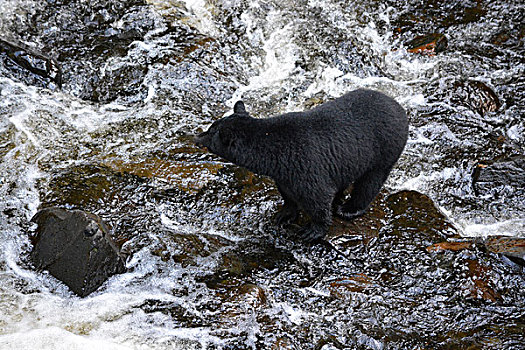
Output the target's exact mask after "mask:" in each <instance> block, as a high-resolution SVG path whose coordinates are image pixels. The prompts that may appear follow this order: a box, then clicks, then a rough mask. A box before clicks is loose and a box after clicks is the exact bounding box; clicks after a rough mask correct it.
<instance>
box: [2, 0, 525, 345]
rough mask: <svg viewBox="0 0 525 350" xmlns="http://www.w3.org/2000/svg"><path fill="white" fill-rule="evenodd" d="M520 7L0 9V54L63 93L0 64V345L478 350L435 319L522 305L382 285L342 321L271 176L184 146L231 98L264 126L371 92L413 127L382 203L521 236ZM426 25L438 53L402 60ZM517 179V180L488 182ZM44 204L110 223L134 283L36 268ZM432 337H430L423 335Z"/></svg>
mask: <svg viewBox="0 0 525 350" xmlns="http://www.w3.org/2000/svg"><path fill="white" fill-rule="evenodd" d="M524 7H525V6H524V4H523V2H522V1H503V0H497V1H490V2H488V1H481V0H479V1H448V2H440V1H431V0H429V1H423V2H420V1H415V0H408V1H397V0H389V1H381V2H379V1H355V2H352V3H349V2H345V1H336V0H326V1H321V0H301V1H287V0H280V1H273V0H255V1H245V0H226V1H205V0H194V1H193V0H185V1H172V0H146V1H139V0H126V1H117V0H97V1H91V2H89V1H81V0H74V1H66V0H47V1H45V0H40V1H37V0H1V2H0V39H3V40H7V41H9V42H15V43H19V44H20V45H23V46H24V47H26V48H27V49H28V50H29V51H30V52H38V53H39V54H40V55H42V57H50V58H52V61H53V62H55V63H56V64H57V65H58V66H60V69H61V79H60V81H59V80H58V79H56V78H54V77H53V76H51V75H50V74H40V75H39V74H35V73H34V72H33V73H31V72H28V71H27V70H25V69H23V68H21V67H20V66H18V65H17V63H16V62H14V61H12V60H10V59H9V57H8V55H7V54H4V55H3V56H1V57H0V58H2V59H3V61H2V62H0V96H1V97H0V168H1V173H0V198H2V200H1V201H0V297H1V300H0V348H6V349H7V348H10V349H29V348H33V349H37V348H49V349H92V348H94V347H99V348H103V349H150V348H152V349H153V348H155V349H156V348H158V349H166V348H170V349H193V348H195V349H201V348H203V349H204V348H206V349H208V348H209V349H244V348H250V349H252V348H258V349H259V348H271V346H275V347H274V348H283V349H284V348H287V349H296V348H297V349H299V348H312V349H313V348H315V349H323V350H329V349H342V348H363V349H369V348H371V349H386V348H406V347H411V348H415V347H420V348H422V347H425V346H429V347H430V348H439V347H445V348H447V344H448V345H449V346H451V347H449V348H454V347H453V346H455V345H457V346H460V345H461V344H463V345H465V344H468V343H465V342H463V343H462V342H461V341H463V340H461V341H459V340H458V342H457V343H454V342H452V343H447V341H446V340H443V339H441V338H439V337H437V336H435V334H437V333H440V332H444V329H447V323H448V324H449V326H450V327H457V328H461V327H462V326H466V328H469V327H468V325H470V326H472V327H470V329H472V328H476V327H478V328H476V329H481V328H483V327H484V325H485V324H491V325H492V326H490V327H492V328H491V329H496V328H498V327H497V326H493V325H494V324H496V325H501V324H502V322H503V321H501V319H505V318H507V319H508V318H512V316H511V315H516V312H517V313H518V314H519V313H520V311H519V310H520V308H521V310H523V308H522V307H521V306H520V305H522V304H523V299H522V300H521V304H520V303H519V302H516V300H518V301H519V298H517V299H516V298H514V299H512V298H511V299H508V300H506V301H504V302H502V303H500V304H498V305H492V306H491V305H488V306H487V305H484V306H480V307H474V306H472V307H471V306H465V308H466V309H465V310H466V311H464V312H459V311H458V313H461V315H462V316H461V317H462V318H461V319H460V318H456V317H452V316H450V315H449V314H446V313H440V310H441V309H440V308H441V306H440V305H442V304H441V303H442V302H443V301H444V300H445V299H447V297H450V295H448V294H446V293H445V294H440V293H438V294H436V295H432V296H430V297H428V295H427V297H428V298H430V299H428V300H427V301H425V302H424V303H422V304H417V303H416V302H415V301H413V299H411V298H415V296H414V295H416V294H417V290H411V291H410V290H409V291H408V292H407V293H408V294H404V293H405V292H399V293H403V294H398V295H395V294H396V292H393V291H392V290H390V289H388V288H386V287H385V286H382V285H381V286H377V285H374V286H375V287H374V288H376V289H375V291H374V292H369V293H357V294H356V295H354V296H353V297H352V298H351V299H350V300H347V301H346V302H347V304H344V305H345V306H342V305H343V304H338V303H334V302H333V301H330V300H331V299H330V298H327V296H329V295H330V290H329V289H326V288H324V289H323V288H322V286H323V284H322V283H320V284H318V282H319V281H320V280H319V279H317V280H316V278H317V277H315V276H318V274H317V272H316V271H317V269H318V268H319V266H318V264H324V263H326V261H325V260H323V258H322V255H323V254H325V253H322V249H321V248H315V249H314V253H312V254H313V255H310V253H309V251H308V250H309V249H308V248H306V247H304V246H301V244H300V243H299V242H289V241H288V238H286V236H283V235H284V234H283V233H282V229H280V228H277V227H275V226H273V225H272V224H271V222H270V221H271V218H272V216H273V214H274V212H275V210H276V208H277V206H278V205H279V204H280V203H281V202H280V198H279V196H278V194H277V192H276V189H275V188H274V186H273V184H272V183H271V181H268V180H267V179H264V178H258V177H255V178H253V177H252V175H250V174H248V173H246V172H244V171H242V170H239V169H237V168H236V167H235V166H233V165H231V164H229V163H225V162H224V160H222V159H220V158H218V157H216V156H214V155H211V154H208V153H206V152H204V151H202V150H200V149H198V148H196V147H195V146H194V145H193V143H192V137H191V135H193V134H195V133H197V132H200V131H202V130H205V129H206V127H207V126H208V125H210V123H211V122H212V121H213V120H215V119H217V118H218V117H221V116H224V115H227V114H228V113H230V112H231V109H232V107H233V104H234V103H235V102H236V101H237V100H239V99H242V100H243V101H244V103H245V105H246V106H247V109H248V111H249V112H250V113H251V114H252V115H254V116H257V117H261V118H264V117H268V116H271V115H275V114H278V113H283V112H289V111H299V110H304V109H307V108H311V107H312V106H314V105H316V104H318V103H321V102H323V101H327V100H330V99H333V98H336V97H338V96H340V95H342V94H343V93H344V92H346V91H350V90H353V89H356V88H370V89H376V90H380V91H383V92H385V93H387V94H388V95H390V96H392V97H394V98H395V99H396V100H397V101H398V102H399V103H400V104H402V105H403V107H405V109H406V110H407V112H408V115H409V119H410V125H411V126H410V136H409V141H408V144H407V147H406V149H405V152H404V153H403V155H402V157H401V159H400V160H399V162H398V164H397V166H396V167H395V169H394V171H393V173H392V174H391V176H390V178H389V179H388V181H387V184H386V190H387V191H388V192H389V193H394V192H396V191H402V190H411V191H418V192H420V193H424V194H425V195H426V196H428V197H429V198H431V199H432V200H433V202H434V203H435V204H436V205H437V207H438V208H439V211H440V212H441V213H442V214H443V215H445V217H446V218H447V220H449V221H450V222H451V223H452V224H453V225H454V227H455V228H456V229H457V230H458V232H459V234H460V236H462V237H477V238H479V237H486V236H493V235H505V236H513V237H525V189H524V188H523V179H522V177H521V178H520V175H519V172H520V171H521V172H522V171H523V162H522V161H521V160H522V159H523V156H524V154H525V118H524V113H523V111H524V110H525V61H524V58H523V57H525V50H524V33H525V31H524V27H523V18H525V10H524ZM435 32H438V33H441V34H444V35H445V37H446V38H447V42H448V43H447V47H446V48H445V49H444V50H443V51H441V52H437V53H435V54H418V53H413V52H409V50H407V49H408V48H409V45H408V44H407V43H408V42H409V41H410V40H411V39H413V38H415V37H416V36H418V35H422V34H429V33H435ZM0 53H1V52H0ZM47 73H49V71H48V72H47ZM516 159H518V160H516ZM520 161H521V163H519V162H520ZM519 164H522V165H521V166H522V167H521V168H520V167H519ZM507 166H508V167H510V169H518V173H517V175H516V174H514V173H512V172H510V175H508V174H509V172H506V173H505V172H504V173H503V174H507V175H501V176H500V175H498V174H500V173H497V169H499V168H498V167H500V168H503V169H508V168H506V167H507ZM516 167H517V168H516ZM486 169H488V170H486ZM491 169H492V170H493V169H496V170H494V171H496V175H493V177H491V176H490V175H491V173H490V171H492V170H491ZM487 171H488V175H487ZM513 174H514V175H513ZM520 179H521V180H520ZM520 181H521V182H520ZM50 205H60V206H63V207H68V208H82V209H84V210H87V211H92V212H95V213H97V214H98V215H100V216H101V217H102V218H103V219H105V220H106V221H107V222H109V223H110V225H111V226H112V227H113V230H114V232H115V235H116V236H117V240H118V241H119V242H120V244H122V245H123V246H122V249H123V251H125V252H126V253H127V254H128V255H129V259H128V262H127V267H128V269H129V270H128V272H127V273H124V274H122V275H118V276H114V277H112V278H111V279H110V280H109V281H107V283H106V284H105V285H104V286H103V288H102V289H101V290H100V291H97V292H96V293H94V294H92V295H90V296H89V297H87V298H78V297H76V296H74V295H73V294H71V292H70V291H69V290H68V289H67V287H65V286H64V285H63V284H61V283H60V282H59V281H57V280H56V279H54V278H53V277H51V276H50V275H48V274H46V273H42V272H37V271H35V270H34V269H32V268H31V266H30V263H28V254H29V251H30V240H29V237H28V233H29V232H31V230H33V229H34V224H32V223H31V222H30V219H31V218H32V216H33V215H34V214H35V213H36V211H37V210H38V208H39V207H41V206H50ZM274 237H278V238H274ZM283 237H284V238H283ZM261 247H262V248H261ZM316 249H321V250H319V251H317V250H316ZM261 252H264V253H261ZM241 253H242V254H241ZM243 254H244V255H243ZM239 256H241V257H242V259H241V258H239ZM250 259H252V260H250ZM330 259H332V258H330ZM332 260H333V259H332ZM250 264H251V265H250ZM334 264H335V265H334V266H333V268H334V270H337V269H342V270H344V271H347V270H345V269H348V271H347V272H348V273H350V272H349V271H350V270H352V271H351V272H352V273H355V272H356V271H357V269H358V267H356V266H361V265H359V264H358V265H351V266H352V268H351V269H350V268H349V267H348V266H346V265H345V267H341V266H342V265H339V267H337V264H338V263H334ZM367 264H371V263H369V262H367V263H365V265H367ZM224 266H228V268H229V270H228V271H229V274H226V275H221V271H224V268H223V267H224ZM349 266H350V265H349ZM367 266H368V265H367ZM232 271H234V272H232ZM378 271H379V270H378ZM436 271H438V272H436V273H437V274H439V269H438V270H436ZM304 274H306V275H309V278H311V281H310V282H309V283H308V285H307V286H304V285H301V282H300V281H302V279H303V277H304V276H303V275H304ZM501 274H502V275H505V273H504V272H501ZM210 276H211V277H210ZM232 276H233V277H232ZM302 276H303V277H302ZM332 277H333V275H332ZM407 278H408V277H407ZM414 278H415V277H414ZM432 278H437V277H436V276H434V277H432ZM321 279H322V278H321ZM241 280H242V282H239V281H241ZM327 280H329V279H327ZM330 281H331V280H330ZM506 281H507V282H508V283H510V285H509V287H508V288H510V289H512V288H515V289H516V290H519V289H520V288H521V287H522V286H523V282H522V281H523V280H520V279H519V278H517V277H516V278H515V277H512V278H511V277H509V279H508V280H506ZM367 283H368V282H367ZM374 283H379V282H377V281H376V282H374ZM425 283H426V282H422V283H421V288H423V289H424V288H425V287H424V284H425ZM416 285H417V284H416ZM416 285H415V286H414V288H416ZM228 286H230V287H231V286H234V287H235V288H233V287H232V288H230V287H228ZM403 290H405V289H403ZM521 290H523V289H521ZM405 291H406V290H405ZM410 293H413V294H410ZM447 293H448V292H447ZM522 295H523V294H522ZM316 298H321V299H322V301H318V299H316ZM401 300H404V302H401ZM407 300H409V301H410V302H408V301H407ZM318 302H319V304H318V307H319V309H317V308H316V307H314V306H313V304H316V303H318ZM397 303H399V304H397ZM404 303H409V304H410V303H415V304H411V305H412V306H407V305H408V304H407V305H405V304H404ZM416 304H417V305H419V306H414V305H416ZM374 305H375V306H377V307H378V309H374ZM378 305H379V306H378ZM396 305H397V306H396ZM422 305H424V306H426V307H427V308H428V309H427V310H425V311H422V308H423V306H422ZM398 307H399V308H401V309H402V308H407V309H406V310H414V309H412V307H414V308H416V309H417V310H419V311H421V312H422V314H418V316H417V317H416V316H414V318H413V319H410V315H408V314H399V309H398ZM470 307H471V308H470ZM364 308H368V310H371V308H372V309H374V310H375V311H366V312H365V311H363V309H364ZM456 311H457V310H456ZM434 315H436V316H435V317H436V320H435V319H434ZM476 315H478V317H481V320H474V319H475V318H476ZM458 317H459V316H458ZM469 317H471V318H472V319H469ZM516 317H517V319H518V320H517V321H515V322H513V324H514V325H515V328H512V326H511V325H506V326H505V327H503V326H501V328H498V329H500V331H501V332H502V333H503V335H504V336H507V335H508V339H509V343H505V342H502V343H494V344H492V345H491V343H490V341H491V340H490V339H492V338H490V337H489V338H490V339H489V338H487V339H485V338H483V336H479V334H478V333H476V334H477V335H476V336H479V337H481V338H483V339H484V340H482V341H480V343H479V344H482V345H479V344H478V343H476V344H478V345H479V347H477V348H512V347H513V346H515V348H516V349H517V348H519V338H518V335H517V334H519V332H520V331H519V329H521V331H523V328H520V327H523V324H524V322H523V313H522V311H521V314H519V315H518V316H516ZM520 317H521V318H520ZM350 319H352V320H350ZM483 319H484V320H485V321H483ZM495 320H496V321H495ZM434 321H435V322H436V323H437V324H438V325H435V328H433V327H434V324H433V322H434ZM490 322H493V323H490ZM361 325H363V326H361ZM306 329H308V331H306ZM379 329H382V331H379ZM384 329H386V330H384ZM389 329H390V330H391V331H388V330H389ZM394 329H396V331H394ZM397 329H399V333H397V332H398V331H397ZM423 329H434V331H429V332H430V333H425V334H426V336H427V337H429V338H428V339H432V340H430V341H427V342H426V341H425V340H424V339H423V338H424V337H423V338H418V337H417V336H416V335H415V334H417V333H418V332H424V331H423ZM495 332H496V333H497V331H495ZM467 333H468V332H467ZM433 334H434V335H433ZM468 334H470V335H469V336H472V337H474V338H475V337H476V336H473V335H472V334H473V333H468ZM484 334H485V333H484ZM522 334H523V333H522ZM301 337H303V339H302V340H301ZM432 337H434V338H432ZM479 337H478V338H476V339H478V340H479ZM487 337H488V336H487ZM458 339H459V338H458ZM516 339H518V340H516ZM522 340H523V339H522ZM306 344H308V345H306ZM451 344H452V345H451ZM458 344H459V345H458ZM502 344H507V345H506V346H510V347H506V346H504V345H502ZM509 344H510V345H509ZM523 344H524V343H521V345H523ZM309 346H310V347H309ZM499 346H502V347H499ZM458 348H459V347H458Z"/></svg>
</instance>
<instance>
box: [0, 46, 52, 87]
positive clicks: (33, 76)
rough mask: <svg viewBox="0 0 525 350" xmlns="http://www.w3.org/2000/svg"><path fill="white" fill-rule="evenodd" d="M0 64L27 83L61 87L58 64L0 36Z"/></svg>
mask: <svg viewBox="0 0 525 350" xmlns="http://www.w3.org/2000/svg"><path fill="white" fill-rule="evenodd" d="M0 60H1V62H0V64H3V65H4V67H5V68H7V70H8V72H9V73H11V74H12V75H13V76H14V77H15V78H17V79H20V80H21V81H23V82H24V83H26V84H28V85H37V86H43V87H47V88H51V89H53V88H56V87H58V88H61V87H62V70H61V68H60V65H59V64H58V63H57V62H56V61H55V60H54V59H51V58H50V57H47V56H46V55H43V54H41V53H37V52H35V50H33V49H30V48H28V47H26V46H25V45H23V44H15V43H13V42H10V41H8V40H5V39H2V38H0Z"/></svg>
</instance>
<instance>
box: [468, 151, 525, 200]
mask: <svg viewBox="0 0 525 350" xmlns="http://www.w3.org/2000/svg"><path fill="white" fill-rule="evenodd" d="M472 186H473V188H474V191H475V194H476V195H477V196H487V195H490V196H492V197H494V198H504V197H505V196H508V195H512V196H516V195H518V196H519V195H525V193H524V189H525V157H523V156H516V157H512V158H509V159H501V160H495V161H489V162H480V163H478V164H477V166H476V167H475V169H474V173H473V175H472Z"/></svg>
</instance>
